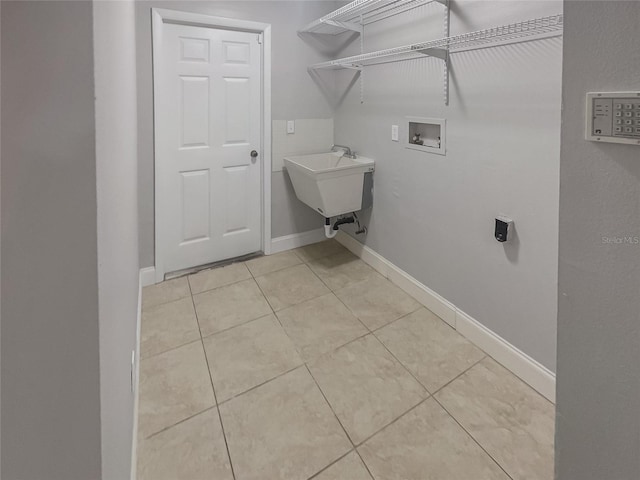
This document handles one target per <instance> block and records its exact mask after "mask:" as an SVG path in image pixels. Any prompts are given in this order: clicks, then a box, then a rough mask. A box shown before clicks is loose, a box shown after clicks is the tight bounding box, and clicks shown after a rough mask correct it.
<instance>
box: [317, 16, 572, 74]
mask: <svg viewBox="0 0 640 480" xmlns="http://www.w3.org/2000/svg"><path fill="white" fill-rule="evenodd" d="M562 21H563V19H562V15H561V14H560V15H552V16H548V17H541V18H534V19H531V20H525V21H522V22H517V23H512V24H509V25H501V26H497V27H493V28H487V29H485V30H478V31H475V32H469V33H463V34H461V35H455V36H451V37H445V38H440V39H437V40H431V41H427V42H422V43H414V44H411V45H404V46H401V47H395V48H387V49H385V50H378V51H376V52H370V53H364V54H361V55H354V56H351V57H346V58H339V59H337V60H329V61H327V62H322V63H318V64H315V65H311V66H310V67H309V68H310V69H313V70H319V69H340V68H351V69H359V68H362V67H364V66H367V65H376V64H380V63H387V62H393V61H400V60H411V59H414V58H420V57H424V56H425V55H426V56H433V57H437V58H441V59H442V60H443V61H445V62H447V61H448V55H446V54H445V52H447V53H455V52H460V51H464V50H469V49H474V48H478V47H482V46H491V45H498V44H506V43H514V42H517V41H519V40H521V39H536V38H547V37H553V36H559V35H562V27H563V23H562Z"/></svg>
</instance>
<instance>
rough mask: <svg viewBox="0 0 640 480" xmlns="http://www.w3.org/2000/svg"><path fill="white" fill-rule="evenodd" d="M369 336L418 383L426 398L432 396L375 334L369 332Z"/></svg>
mask: <svg viewBox="0 0 640 480" xmlns="http://www.w3.org/2000/svg"><path fill="white" fill-rule="evenodd" d="M371 335H373V338H375V339H376V340H377V341H378V343H379V344H380V345H382V348H384V349H385V350H386V351H387V352H389V355H391V356H392V357H393V358H394V359H395V361H396V362H398V363H399V364H400V366H401V367H402V368H404V370H405V371H406V372H407V373H408V374H409V375H411V378H413V379H414V380H415V381H416V382H418V385H420V386H421V387H422V388H424V391H425V392H427V397H429V396H432V395H433V393H431V392H430V391H429V389H428V388H427V387H426V386H424V385H423V384H422V382H421V381H420V380H418V378H417V377H416V376H415V375H414V374H413V372H412V371H411V370H410V369H409V367H407V366H406V365H405V364H404V363H402V362H401V361H400V359H399V358H398V357H396V355H395V354H394V353H393V352H392V351H391V350H389V348H388V347H387V346H386V345H385V344H384V342H383V341H382V340H380V339H379V338H378V337H377V336H376V334H375V333H373V332H371Z"/></svg>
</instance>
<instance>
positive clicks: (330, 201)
mask: <svg viewBox="0 0 640 480" xmlns="http://www.w3.org/2000/svg"><path fill="white" fill-rule="evenodd" d="M284 164H285V167H286V168H287V172H288V173H289V177H290V178H291V183H292V184H293V188H294V190H295V192H296V196H297V197H298V198H299V199H300V200H301V201H302V202H304V203H306V204H307V205H308V206H310V207H311V208H313V209H314V210H315V211H317V212H320V213H321V214H322V215H324V216H325V217H327V218H330V217H335V216H337V215H342V214H345V213H351V212H357V211H358V210H360V209H361V208H362V190H363V184H364V174H365V173H367V172H373V170H374V164H375V162H374V161H373V160H371V159H370V158H365V157H357V158H355V159H352V158H348V157H345V156H344V155H343V153H342V152H337V153H317V154H313V155H297V156H288V157H285V158H284Z"/></svg>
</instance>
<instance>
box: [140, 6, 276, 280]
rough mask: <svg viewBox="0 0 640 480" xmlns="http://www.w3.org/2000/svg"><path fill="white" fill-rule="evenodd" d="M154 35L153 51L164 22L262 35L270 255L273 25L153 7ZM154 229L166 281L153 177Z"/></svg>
mask: <svg viewBox="0 0 640 480" xmlns="http://www.w3.org/2000/svg"><path fill="white" fill-rule="evenodd" d="M151 15H152V32H153V48H154V49H155V48H156V45H161V44H162V43H161V41H162V33H163V28H162V27H163V25H164V24H165V23H169V24H178V25H191V26H196V27H209V28H218V29H223V30H236V31H242V32H253V33H262V41H263V44H262V72H261V73H262V119H261V120H262V122H261V123H262V132H261V147H260V148H261V150H262V151H261V153H260V156H261V157H262V165H261V168H262V251H263V252H264V253H265V255H269V254H270V253H271V25H269V24H268V23H259V22H251V21H248V20H236V19H234V18H225V17H214V16H211V15H205V14H201V13H190V12H181V11H178V10H167V9H164V8H152V9H151ZM161 61H162V59H161V58H160V55H157V56H156V55H154V56H153V78H154V79H155V78H156V77H157V76H158V75H160V72H161V71H162V69H161V66H160V62H161ZM155 102H156V97H155V89H154V96H153V103H154V114H153V115H154V129H153V135H154V152H157V151H158V140H157V137H156V130H155V125H157V124H158V119H157V115H158V109H157V108H155ZM153 163H154V168H155V170H156V171H157V166H156V157H155V153H154V161H153ZM154 177H155V178H154V199H155V200H154V204H155V214H154V228H155V276H156V283H159V282H162V281H163V280H164V275H165V273H167V272H165V271H164V264H163V260H162V258H161V256H162V253H161V252H163V249H162V248H159V245H162V239H160V238H159V237H160V236H159V234H158V231H159V230H160V229H159V228H158V225H157V222H158V195H157V192H159V191H160V185H158V183H159V180H158V176H157V175H155V176H154Z"/></svg>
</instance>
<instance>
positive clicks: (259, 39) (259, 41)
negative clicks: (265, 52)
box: [258, 33, 262, 45]
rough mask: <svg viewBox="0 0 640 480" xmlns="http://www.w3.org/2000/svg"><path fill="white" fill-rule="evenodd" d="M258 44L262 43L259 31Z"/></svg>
mask: <svg viewBox="0 0 640 480" xmlns="http://www.w3.org/2000/svg"><path fill="white" fill-rule="evenodd" d="M258 44H259V45H262V34H261V33H259V34H258Z"/></svg>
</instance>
